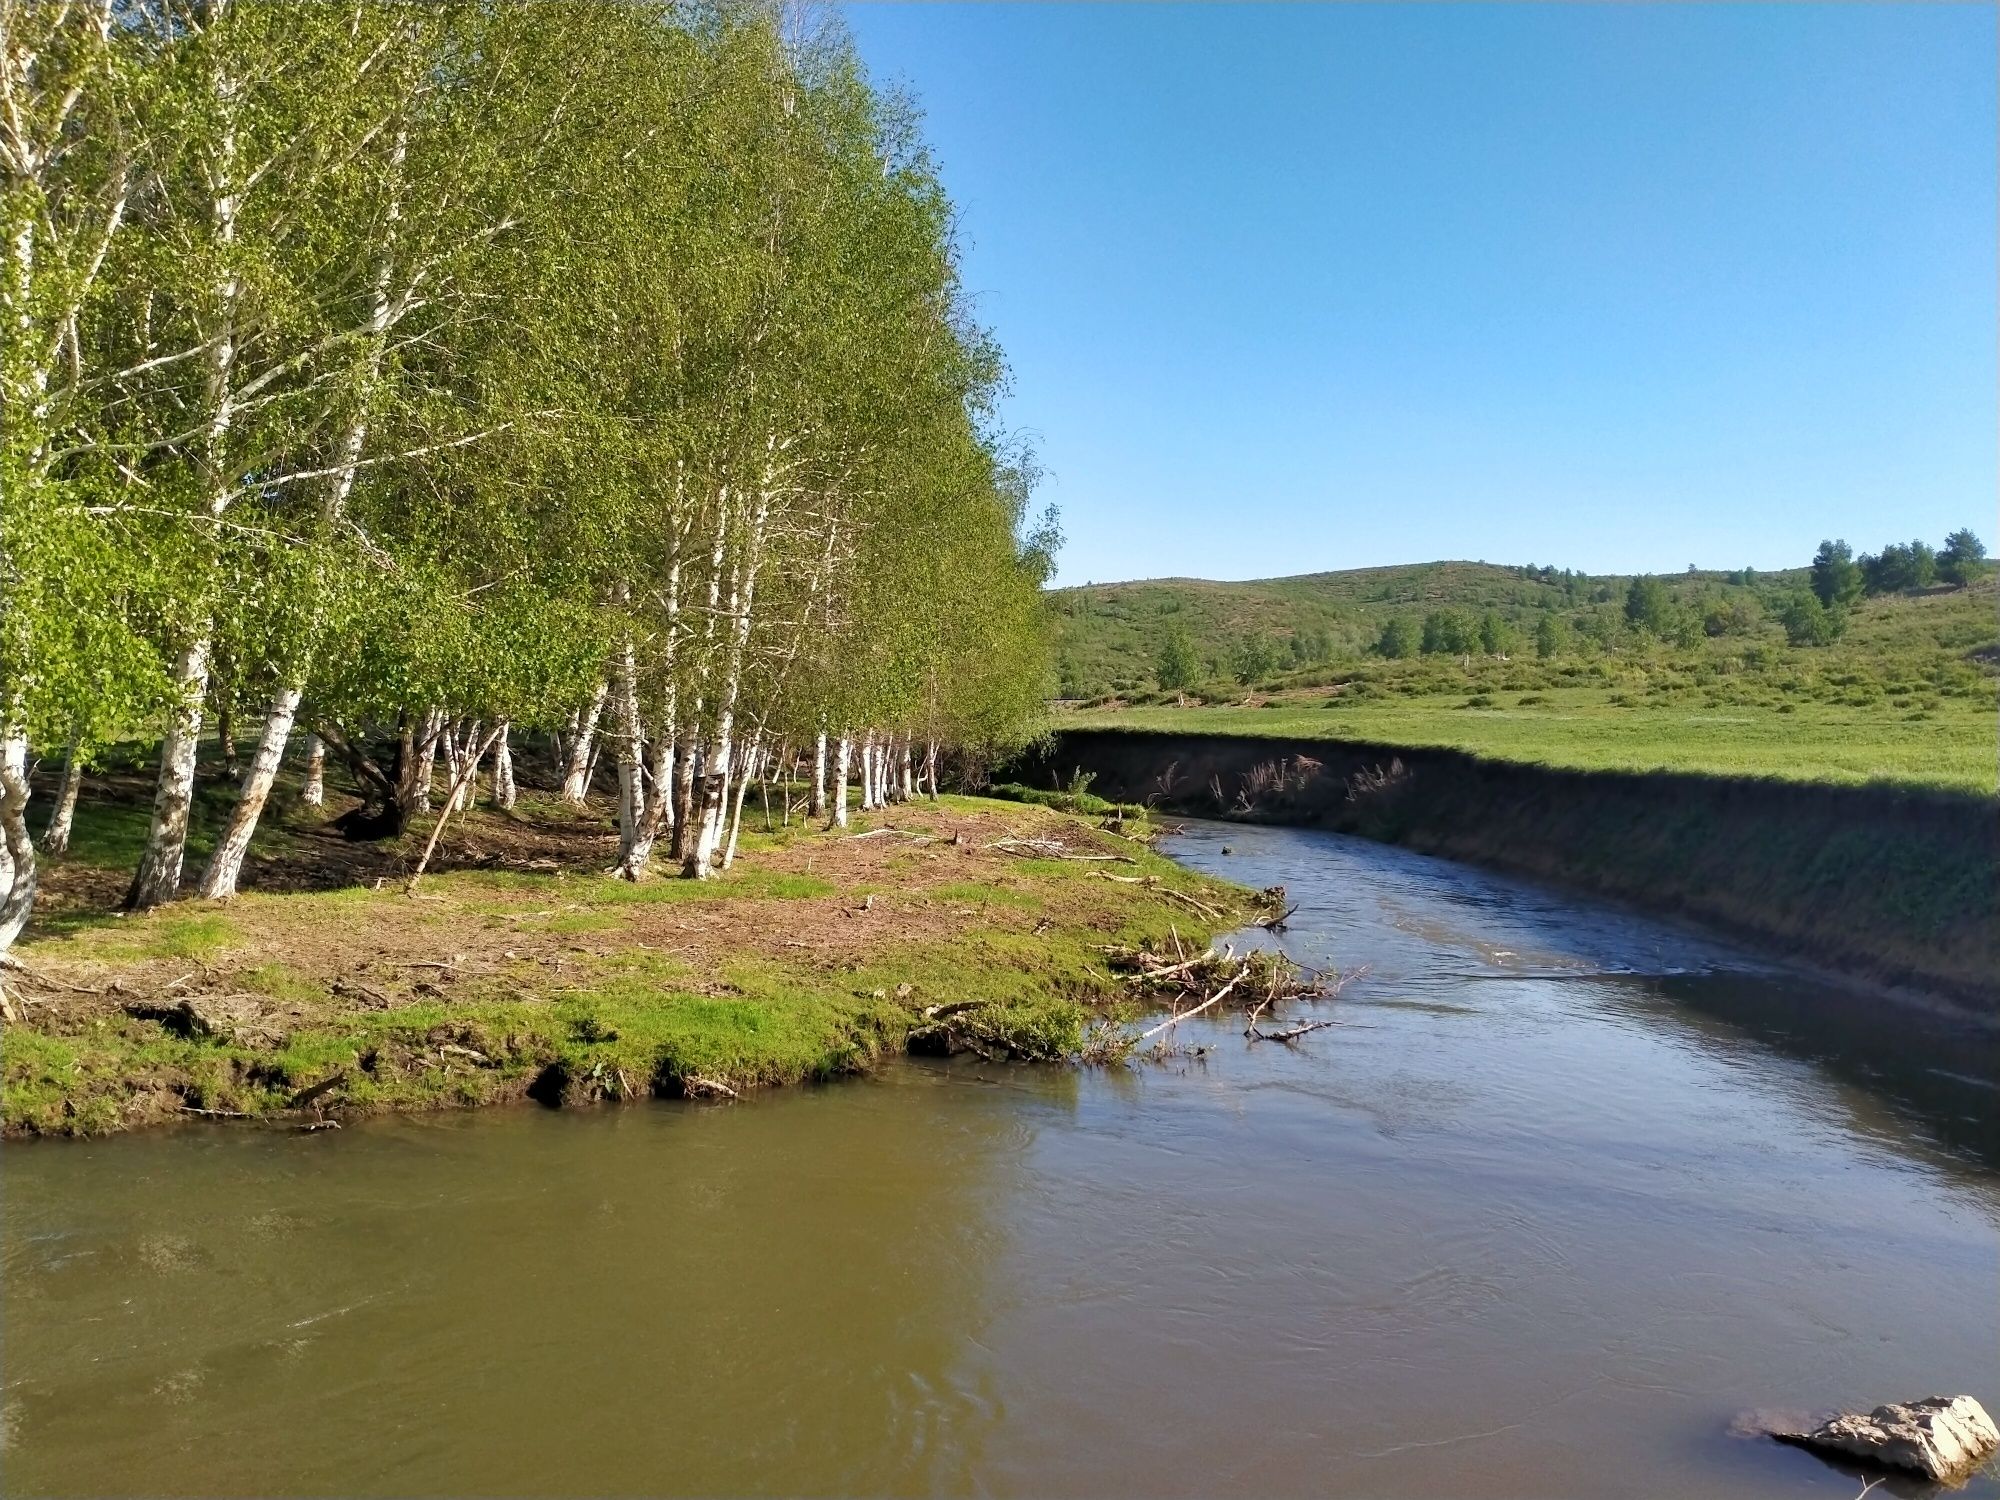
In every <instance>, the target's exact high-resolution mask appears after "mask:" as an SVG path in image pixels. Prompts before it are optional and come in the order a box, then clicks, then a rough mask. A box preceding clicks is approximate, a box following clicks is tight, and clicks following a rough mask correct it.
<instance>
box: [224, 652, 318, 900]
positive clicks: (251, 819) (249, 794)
mask: <svg viewBox="0 0 2000 1500" xmlns="http://www.w3.org/2000/svg"><path fill="white" fill-rule="evenodd" d="M301 696H302V695H301V694H300V692H299V690H298V689H297V688H289V687H288V688H280V689H279V690H278V692H277V695H276V696H275V697H273V698H272V699H271V709H270V712H269V713H268V714H266V715H265V718H264V733H263V734H262V736H260V737H259V739H258V741H257V753H256V754H255V755H253V756H252V757H251V758H250V766H249V769H248V770H246V771H245V772H244V773H243V784H242V787H241V788H240V789H239V790H238V792H237V794H236V805H235V807H233V808H231V809H230V813H229V822H228V823H227V824H226V825H224V827H223V830H222V837H221V838H220V839H218V840H217V841H216V845H215V853H213V854H212V855H210V856H209V860H208V868H207V869H206V870H205V871H203V872H202V877H201V894H202V896H203V897H204V898H205V899H207V900H210V901H227V900H228V899H229V898H230V897H231V896H234V895H235V894H236V883H237V881H238V880H240V879H241V878H242V875H243V858H244V856H245V855H246V854H248V853H249V852H250V837H251V835H252V834H254V833H255V832H256V831H257V818H258V816H259V814H261V813H262V812H263V811H264V803H265V801H266V800H267V799H269V797H270V795H271V787H272V785H273V783H275V782H276V781H277V779H278V762H279V761H281V760H283V759H284V755H285V742H286V741H287V740H289V739H290V738H291V737H292V721H293V719H294V718H296V717H297V715H298V711H299V698H300V697H301Z"/></svg>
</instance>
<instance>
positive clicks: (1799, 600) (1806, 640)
mask: <svg viewBox="0 0 2000 1500" xmlns="http://www.w3.org/2000/svg"><path fill="white" fill-rule="evenodd" d="M1778 618H1779V620H1780V622H1781V623H1783V625H1784V627H1785V639H1786V640H1787V641H1788V642H1790V643H1791V644H1792V645H1794V646H1825V645H1829V644H1831V643H1832V642H1834V641H1836V640H1838V639H1840V635H1841V632H1843V631H1844V630H1846V628H1847V610H1846V608H1845V606H1834V607H1832V608H1829V607H1828V606H1827V605H1825V604H1822V603H1821V602H1820V599H1819V596H1818V595H1817V594H1815V593H1812V592H1811V591H1809V590H1806V589H1800V590H1798V591H1796V592H1794V593H1793V594H1792V595H1791V596H1790V597H1789V598H1787V599H1786V600H1785V606H1784V609H1783V610H1782V611H1780V613H1779V616H1778Z"/></svg>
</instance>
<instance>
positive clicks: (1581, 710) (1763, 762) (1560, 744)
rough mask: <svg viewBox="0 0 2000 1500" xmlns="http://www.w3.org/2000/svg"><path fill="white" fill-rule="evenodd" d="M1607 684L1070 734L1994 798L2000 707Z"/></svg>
mask: <svg viewBox="0 0 2000 1500" xmlns="http://www.w3.org/2000/svg"><path fill="white" fill-rule="evenodd" d="M1619 697H1620V695H1618V694H1616V693H1614V692H1610V691H1607V690H1606V689H1604V688H1602V687H1585V688H1567V689H1565V688H1552V689H1548V690H1542V691H1530V692H1519V691H1510V690H1508V689H1504V688H1500V687H1498V686H1495V685H1492V684H1488V685H1487V686H1486V687H1485V688H1483V689H1482V688H1478V687H1477V685H1475V686H1474V687H1471V688H1468V687H1459V688H1454V689H1453V690H1451V691H1449V692H1445V693H1427V694H1416V695H1412V696H1408V697H1379V698H1371V697H1361V698H1354V699H1349V698H1343V697H1341V696H1338V695H1335V696H1334V697H1331V698H1329V697H1328V695H1327V692H1326V690H1325V689H1315V690H1311V691H1307V692H1300V691H1292V692H1284V693H1276V694H1271V695H1268V696H1264V695H1259V696H1258V697H1256V698H1255V700H1254V702H1252V703H1249V704H1237V705H1217V706H1214V707H1191V708H1172V707H1162V706H1155V705H1145V706H1132V707H1126V708H1119V709H1095V710H1082V711H1078V712H1074V713H1070V714H1066V715H1064V716H1063V718H1062V719H1061V721H1060V722H1061V724H1062V725H1063V727H1065V728H1071V727H1074V728H1077V729H1124V728H1130V729H1145V730H1152V731H1156V732H1160V733H1168V734H1197V735H1198V734H1216V735H1252V736H1259V737H1264V738H1280V739H1302V740H1303V739H1316V740H1335V741H1347V742H1359V743H1370V744H1387V745H1402V746H1407V747H1411V748H1434V749H1447V750H1463V751H1466V752H1468V753H1469V754H1473V755H1479V756H1484V757H1486V758H1487V759H1490V760H1498V761H1512V762H1515V763H1517V764H1521V765H1535V766H1551V767H1555V768H1558V769H1562V770H1571V771H1680V772H1692V773H1695V774H1698V775H1704V776H1774V777H1777V778H1779V779H1781V780H1785V781H1811V782H1826V783H1832V784H1836V785H1855V784H1860V783H1866V782H1893V783H1899V784H1903V785H1909V786H1934V787H1941V788H1946V789H1949V790H1952V791H1969V792H1983V793H1986V794H1989V795H1990V794H1991V793H1992V792H1993V791H1994V789H1995V786H1996V764H2000V760H1996V752H1995V739H1994V725H1995V705H1994V701H1993V695H1992V693H1991V692H1990V691H1989V692H1988V693H1987V695H1986V696H1985V698H1983V699H1974V700H1968V699H1950V700H1946V701H1945V702H1943V703H1940V704H1937V705H1934V706H1933V707H1932V708H1931V709H1929V710H1928V711H1925V712H1922V713H1910V714H1893V713H1885V712H1883V711H1882V709H1881V708H1880V707H1879V706H1878V707H1853V706H1850V705H1847V704H1843V703H1840V702H1830V703H1828V702H1817V701H1805V702H1800V703H1797V704H1792V703H1786V702H1779V703H1776V704H1772V703H1762V702H1743V703H1708V702H1706V701H1703V700H1700V699H1696V698H1690V699H1687V700H1685V701H1675V700H1666V701H1661V700H1657V699H1648V698H1645V697H1643V696H1641V697H1640V698H1638V699H1636V700H1634V699H1626V700H1624V701H1618V700H1619Z"/></svg>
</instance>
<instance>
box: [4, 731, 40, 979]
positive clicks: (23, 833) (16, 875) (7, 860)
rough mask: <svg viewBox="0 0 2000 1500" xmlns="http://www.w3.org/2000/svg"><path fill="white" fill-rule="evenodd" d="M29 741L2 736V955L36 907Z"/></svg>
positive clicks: (16, 735) (12, 943) (11, 945)
mask: <svg viewBox="0 0 2000 1500" xmlns="http://www.w3.org/2000/svg"><path fill="white" fill-rule="evenodd" d="M28 797H29V785H28V741H27V737H26V736H25V735H21V734H10V735H7V736H6V737H5V738H4V739H0V955H4V954H5V953H6V952H7V950H8V949H9V948H12V947H13V946H14V940H15V939H16V938H18V937H19V936H20V935H21V929H22V928H24V927H26V926H27V925H28V913H29V912H31V911H33V910H34V907H35V886H36V883H37V871H36V867H35V844H34V840H32V839H30V838H29V837H28Z"/></svg>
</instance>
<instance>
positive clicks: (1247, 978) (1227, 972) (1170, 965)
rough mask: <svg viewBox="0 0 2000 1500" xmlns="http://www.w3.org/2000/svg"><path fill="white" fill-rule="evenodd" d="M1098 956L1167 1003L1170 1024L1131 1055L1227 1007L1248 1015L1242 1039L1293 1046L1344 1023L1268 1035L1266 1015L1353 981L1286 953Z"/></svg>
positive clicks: (1309, 1023) (1153, 1030)
mask: <svg viewBox="0 0 2000 1500" xmlns="http://www.w3.org/2000/svg"><path fill="white" fill-rule="evenodd" d="M1099 951H1101V952H1102V953H1103V954H1104V955H1105V957H1106V959H1107V960H1108V961H1109V962H1110V965H1111V968H1112V970H1113V971H1114V972H1116V973H1119V974H1122V975H1123V976H1124V977H1125V980H1126V982H1127V983H1128V984H1129V985H1131V987H1132V988H1133V990H1134V991H1135V992H1136V993H1138V994H1140V995H1143V996H1145V997H1146V998H1148V999H1152V1000H1163V1001H1165V1002H1166V1004H1167V1007H1168V1015H1167V1017H1166V1019H1165V1020H1163V1021H1159V1022H1157V1023H1155V1024H1154V1025H1152V1026H1149V1027H1148V1028H1146V1030H1144V1031H1142V1032H1140V1033H1139V1034H1138V1035H1137V1036H1133V1037H1130V1038H1128V1042H1129V1046H1128V1049H1127V1050H1129V1048H1130V1047H1137V1046H1138V1045H1139V1044H1141V1043H1143V1042H1148V1041H1151V1040H1152V1039H1153V1038H1155V1037H1157V1036H1159V1035H1160V1034H1161V1033H1163V1032H1167V1031H1170V1030H1172V1029H1173V1028H1174V1027H1175V1026H1178V1025H1179V1024H1180V1023H1181V1022H1182V1021H1185V1020H1187V1019H1188V1018H1189V1017H1190V1016H1197V1015H1200V1014H1202V1013H1203V1012H1204V1011H1209V1010H1213V1009H1215V1008H1216V1007H1217V1006H1220V1005H1223V1004H1224V1003H1225V1002H1227V1003H1228V1004H1229V1005H1230V1006H1231V1007H1233V1008H1234V1009H1237V1010H1240V1011H1241V1012H1243V1014H1244V1016H1245V1017H1246V1021H1245V1025H1244V1031H1243V1034H1244V1035H1245V1036H1246V1037H1248V1038H1249V1039H1250V1040H1251V1041H1253V1042H1285V1043H1287V1044H1289V1043H1292V1042H1295V1041H1297V1040H1298V1039H1299V1038H1300V1037H1302V1036H1306V1035H1308V1034H1310V1033H1312V1032H1315V1031H1320V1030H1323V1029H1325V1028H1326V1027H1329V1026H1333V1025H1337V1024H1339V1023H1338V1022H1337V1021H1335V1020H1333V1019H1329V1018H1320V1019H1313V1020H1303V1021H1298V1022H1295V1023H1293V1024H1291V1025H1289V1026H1282V1027H1278V1028H1276V1029H1273V1030H1269V1031H1267V1030H1264V1029H1263V1028H1261V1027H1260V1026H1259V1025H1258V1024H1257V1023H1258V1021H1259V1020H1261V1019H1263V1018H1264V1017H1265V1016H1266V1014H1267V1013H1273V1019H1275V1014H1274V1012H1275V1008H1276V1007H1277V1006H1279V1005H1281V1004H1282V1003H1283V1002H1285V1001H1287V1000H1317V999H1324V998H1327V997H1329V996H1332V995H1336V994H1338V993H1339V992H1340V989H1341V986H1342V985H1344V984H1345V983H1346V982H1347V981H1348V980H1349V979H1350V978H1352V977H1353V976H1351V975H1334V976H1330V977H1329V976H1324V975H1320V974H1315V973H1313V972H1311V971H1309V970H1307V969H1304V968H1301V967H1300V966H1299V965H1298V964H1295V963H1293V962H1292V961H1291V960H1290V959H1289V958H1286V957H1285V956H1284V955H1283V954H1282V953H1272V952H1268V951H1265V950H1261V949H1259V950H1253V951H1251V952H1249V953H1245V954H1241V955H1239V954H1238V953H1237V952H1236V950H1235V949H1234V948H1232V947H1227V946H1225V947H1224V948H1222V949H1221V950H1220V951H1219V952H1218V951H1217V950H1216V949H1214V948H1212V947H1211V948H1205V949H1203V950H1202V951H1201V952H1200V953H1195V954H1189V953H1188V952H1186V950H1185V949H1183V948H1181V946H1180V944H1179V943H1178V941H1176V943H1175V946H1174V951H1173V952H1171V953H1160V952H1155V951H1154V950H1153V949H1150V948H1129V947H1124V946H1119V945H1113V946H1107V947H1104V948H1102V949H1100V950H1099Z"/></svg>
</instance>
